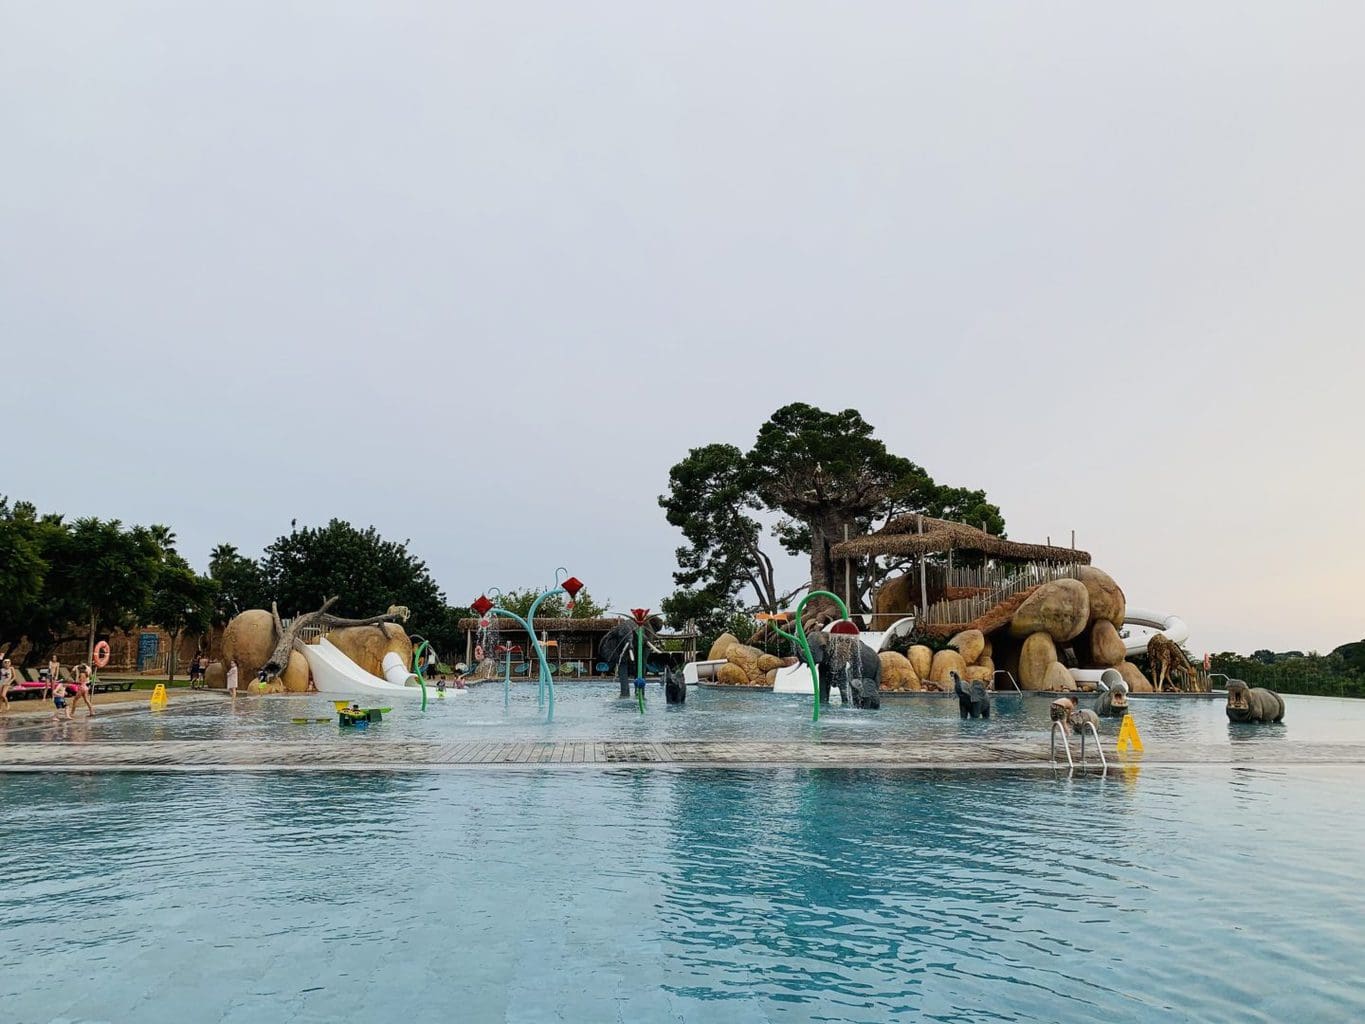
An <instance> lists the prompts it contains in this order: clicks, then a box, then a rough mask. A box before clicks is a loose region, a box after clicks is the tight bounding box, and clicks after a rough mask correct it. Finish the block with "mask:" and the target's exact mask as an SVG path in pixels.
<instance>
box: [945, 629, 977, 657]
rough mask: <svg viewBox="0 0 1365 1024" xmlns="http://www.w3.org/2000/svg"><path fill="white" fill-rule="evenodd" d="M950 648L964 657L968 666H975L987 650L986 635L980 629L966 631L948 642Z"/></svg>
mask: <svg viewBox="0 0 1365 1024" xmlns="http://www.w3.org/2000/svg"><path fill="white" fill-rule="evenodd" d="M948 646H949V647H952V648H953V649H954V650H956V651H957V653H958V654H960V655H962V660H963V661H965V662H966V663H967V664H968V665H974V664H976V659H977V658H979V657H981V655H982V653H983V652H984V651H985V650H986V634H985V633H983V632H981V630H979V629H964V630H963V631H962V632H961V633H958V634H957V635H956V636H954V637H953V638H952V639H951V640H949V641H948Z"/></svg>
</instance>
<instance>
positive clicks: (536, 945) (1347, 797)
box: [0, 688, 1365, 1024]
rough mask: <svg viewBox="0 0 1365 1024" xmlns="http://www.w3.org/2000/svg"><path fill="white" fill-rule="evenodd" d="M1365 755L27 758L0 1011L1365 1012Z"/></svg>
mask: <svg viewBox="0 0 1365 1024" xmlns="http://www.w3.org/2000/svg"><path fill="white" fill-rule="evenodd" d="M566 689H567V688H566ZM565 703H568V702H567V700H566V701H565ZM699 703H700V702H699ZM689 710H690V705H689ZM1217 710H1219V712H1220V713H1221V709H1220V708H1219V709H1217ZM264 713H265V712H263V711H261V710H260V709H257V710H255V711H252V712H250V714H264ZM272 713H273V712H272ZM1191 713H1192V714H1196V715H1198V714H1202V712H1191ZM207 720H208V719H206V721H207ZM96 721H97V722H98V719H97V720H96ZM162 721H163V722H167V721H173V720H171V719H163V720H162ZM133 724H134V722H133V721H132V720H129V721H126V722H124V723H123V726H124V727H132V726H133ZM114 725H115V723H114V721H113V720H110V721H109V723H108V726H109V727H110V728H113V727H114ZM255 727H256V726H252V728H255ZM1210 727H1211V726H1210ZM138 728H141V726H138ZM1211 728H1212V727H1211ZM1223 729H1224V732H1223V736H1224V738H1226V737H1227V733H1226V725H1225V724H1224V726H1223ZM1216 731H1217V730H1216V729H1215V730H1214V732H1215V733H1216ZM1265 742H1269V741H1265ZM1361 781H1362V779H1361V772H1360V770H1359V769H1357V768H1347V767H1295V768H1291V769H1273V770H1271V769H1258V768H1241V767H1230V766H1204V767H1201V768H1198V769H1192V770H1180V769H1153V768H1147V769H1136V768H1128V769H1126V770H1125V771H1122V772H1111V773H1110V775H1109V776H1108V777H1107V778H1103V779H1101V778H1098V777H1096V776H1088V777H1083V778H1081V777H1078V778H1076V779H1072V780H1068V779H1066V778H1064V777H1063V778H1056V777H1054V776H1052V775H1050V774H1042V775H1037V774H1032V773H1029V774H1021V773H1010V772H989V771H966V770H963V771H950V772H895V771H886V772H883V771H874V770H861V769H859V770H855V769H840V770H823V769H810V770H801V769H780V768H774V769H767V770H733V771H726V770H710V769H691V770H677V771H675V770H671V769H659V768H655V769H640V768H629V767H620V768H610V769H601V770H592V771H574V772H564V771H555V770H553V769H541V770H536V769H527V770H508V769H501V770H489V771H483V770H475V771H466V772H460V773H441V772H407V773H404V772H398V773H381V772H373V773H355V774H345V773H335V774H331V773H289V772H267V773H215V774H205V775H192V774H183V773H176V774H156V773H110V774H89V775H84V774H70V775H65V774H64V775H46V776H45V775H26V776H0V835H2V836H3V864H4V870H5V884H4V886H3V888H0V921H3V922H4V936H5V942H4V944H3V948H0V1019H3V1020H5V1021H10V1022H18V1024H49V1022H56V1021H61V1022H76V1021H81V1022H92V1021H119V1022H123V1021H138V1022H144V1024H158V1022H167V1024H185V1022H200V1021H205V1022H209V1021H223V1022H251V1024H260V1022H266V1024H273V1022H329V1024H330V1022H334V1021H357V1022H371V1021H373V1022H392V1021H402V1022H407V1024H415V1022H421V1021H474V1022H480V1021H504V1020H506V1021H517V1022H539V1021H547V1022H548V1021H572V1022H592V1021H623V1022H632V1024H635V1022H654V1021H668V1022H674V1021H716V1022H743V1024H751V1022H767V1021H774V1022H777V1021H780V1022H793V1024H794V1022H817V1021H819V1022H828V1021H871V1022H884V1021H900V1020H934V1021H954V1022H992V1024H995V1022H1002V1021H1030V1022H1032V1021H1036V1022H1056V1024H1061V1022H1072V1021H1075V1022H1081V1021H1085V1022H1090V1021H1104V1022H1108V1024H1125V1022H1143V1024H1146V1022H1152V1021H1200V1022H1212V1021H1265V1022H1281V1021H1295V1022H1306V1021H1351V1020H1360V1019H1363V1018H1365V989H1362V986H1361V985H1360V984H1359V980H1358V979H1359V974H1358V964H1359V958H1360V954H1361V951H1362V949H1365V924H1362V909H1365V907H1362V898H1361V895H1360V893H1361V891H1362V882H1365V877H1363V876H1365V867H1362V858H1361V850H1362V849H1365V815H1362V811H1365V806H1363V804H1365V801H1363V800H1362V797H1361V788H1360V783H1361Z"/></svg>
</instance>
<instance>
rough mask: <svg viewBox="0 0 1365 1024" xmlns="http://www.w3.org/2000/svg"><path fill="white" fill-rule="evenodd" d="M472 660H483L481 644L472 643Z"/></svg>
mask: <svg viewBox="0 0 1365 1024" xmlns="http://www.w3.org/2000/svg"><path fill="white" fill-rule="evenodd" d="M474 660H475V661H483V644H475V645H474Z"/></svg>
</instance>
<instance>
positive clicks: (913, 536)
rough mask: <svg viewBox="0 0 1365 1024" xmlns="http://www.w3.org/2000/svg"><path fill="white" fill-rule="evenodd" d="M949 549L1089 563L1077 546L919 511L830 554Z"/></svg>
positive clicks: (1011, 558)
mask: <svg viewBox="0 0 1365 1024" xmlns="http://www.w3.org/2000/svg"><path fill="white" fill-rule="evenodd" d="M950 551H957V552H961V553H963V554H981V555H985V556H986V557H987V558H996V559H1004V560H1007V561H1011V562H1045V563H1066V564H1078V565H1089V564H1090V554H1089V552H1086V551H1078V550H1077V549H1076V548H1064V547H1057V546H1054V545H1051V544H1020V543H1019V542H1018V541H1012V540H1007V539H1005V538H1004V537H996V536H995V535H993V534H990V533H987V532H986V531H985V530H981V529H978V528H977V527H975V526H968V525H967V524H965V523H954V522H952V521H951V520H948V519H934V518H931V517H930V516H920V515H904V516H897V517H896V518H895V519H892V520H891V521H890V522H888V523H887V524H886V525H885V526H883V527H882V528H881V529H880V530H878V531H877V532H876V533H870V534H868V535H867V536H865V537H854V538H852V539H850V540H846V541H842V542H841V543H838V544H835V545H834V546H833V547H832V548H831V549H830V555H831V557H832V558H833V559H834V560H835V561H847V560H850V559H854V558H867V557H869V556H882V555H891V556H897V555H899V556H906V557H918V556H922V555H932V554H946V553H948V552H950Z"/></svg>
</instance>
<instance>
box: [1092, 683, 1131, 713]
mask: <svg viewBox="0 0 1365 1024" xmlns="http://www.w3.org/2000/svg"><path fill="white" fill-rule="evenodd" d="M1095 714H1097V715H1099V716H1100V717H1101V718H1122V717H1123V716H1124V715H1126V714H1128V684H1127V683H1123V682H1119V683H1115V684H1114V685H1113V686H1106V685H1105V684H1104V683H1100V696H1099V699H1098V700H1096V701H1095Z"/></svg>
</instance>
